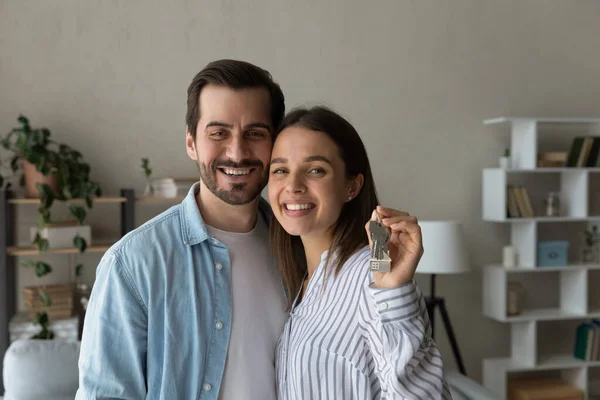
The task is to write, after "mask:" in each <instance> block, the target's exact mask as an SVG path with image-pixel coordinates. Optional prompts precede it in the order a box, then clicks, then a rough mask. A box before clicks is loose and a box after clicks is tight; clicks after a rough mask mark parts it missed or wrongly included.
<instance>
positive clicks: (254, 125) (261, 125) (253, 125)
mask: <svg viewBox="0 0 600 400" xmlns="http://www.w3.org/2000/svg"><path fill="white" fill-rule="evenodd" d="M252 128H263V129H266V130H268V131H269V132H271V125H269V124H265V123H264V122H252V123H250V124H248V125H246V126H244V129H245V130H246V129H252Z"/></svg>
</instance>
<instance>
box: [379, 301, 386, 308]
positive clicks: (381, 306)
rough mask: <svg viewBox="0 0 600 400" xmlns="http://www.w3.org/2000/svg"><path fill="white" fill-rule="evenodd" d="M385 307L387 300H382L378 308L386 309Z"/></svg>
mask: <svg viewBox="0 0 600 400" xmlns="http://www.w3.org/2000/svg"><path fill="white" fill-rule="evenodd" d="M387 308H388V303H387V301H384V302H383V303H381V304H380V305H379V309H380V310H386V309H387Z"/></svg>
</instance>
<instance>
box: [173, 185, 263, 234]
mask: <svg viewBox="0 0 600 400" xmlns="http://www.w3.org/2000/svg"><path fill="white" fill-rule="evenodd" d="M199 190H200V182H196V183H195V184H194V185H192V187H191V188H190V190H189V191H188V194H187V195H186V196H185V199H183V201H182V202H181V235H182V237H183V243H185V244H187V245H189V246H193V245H195V244H198V243H201V242H203V241H205V240H206V239H209V238H210V237H211V236H210V235H209V233H208V230H207V229H206V224H205V223H204V220H203V219H202V215H201V214H200V210H199V209H198V204H197V203H196V195H197V194H198V191H199ZM258 207H259V212H258V218H264V219H265V221H266V223H267V225H269V224H270V222H271V217H272V211H271V207H270V206H269V203H268V202H267V201H266V200H265V199H264V198H262V197H261V198H260V199H259V204H258Z"/></svg>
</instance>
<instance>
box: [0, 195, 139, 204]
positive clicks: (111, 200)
mask: <svg viewBox="0 0 600 400" xmlns="http://www.w3.org/2000/svg"><path fill="white" fill-rule="evenodd" d="M93 200H94V204H96V203H125V201H127V199H125V197H95V198H94V199H93ZM83 202H85V199H72V200H67V201H66V203H67V204H72V203H83ZM8 203H9V204H39V203H40V199H29V198H14V199H9V200H8ZM56 203H62V202H61V201H56Z"/></svg>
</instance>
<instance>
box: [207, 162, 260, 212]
mask: <svg viewBox="0 0 600 400" xmlns="http://www.w3.org/2000/svg"><path fill="white" fill-rule="evenodd" d="M198 168H199V169H200V179H201V180H202V182H203V183H204V186H206V187H207V188H208V190H210V191H211V192H212V193H213V194H214V195H215V196H217V197H218V198H219V199H221V200H223V201H224V202H225V203H227V204H231V205H232V206H240V205H243V204H248V203H250V202H252V201H253V200H254V199H256V198H257V197H258V196H259V195H260V193H261V191H262V190H263V189H264V188H265V186H267V182H268V179H269V176H268V174H267V171H268V169H266V168H264V166H263V163H262V162H260V161H259V160H242V161H241V162H239V163H236V162H233V161H231V160H220V159H216V160H213V161H212V163H211V164H210V166H207V165H206V164H204V163H200V162H198ZM217 168H255V169H257V170H258V171H262V176H261V177H260V180H259V181H258V182H256V183H253V182H243V183H229V184H228V186H229V188H228V189H224V188H219V187H218V184H217V173H220V172H218V171H217ZM258 171H254V172H251V173H252V174H254V173H258Z"/></svg>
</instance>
